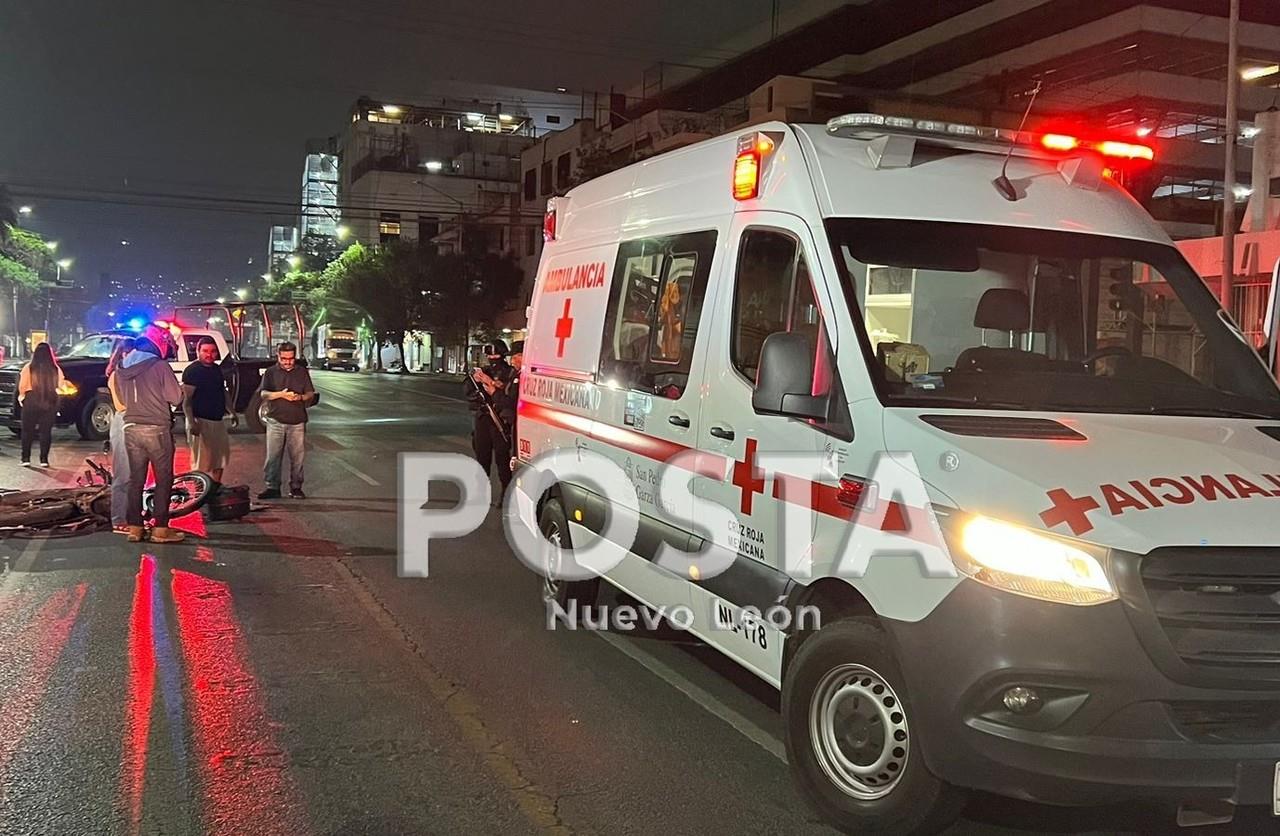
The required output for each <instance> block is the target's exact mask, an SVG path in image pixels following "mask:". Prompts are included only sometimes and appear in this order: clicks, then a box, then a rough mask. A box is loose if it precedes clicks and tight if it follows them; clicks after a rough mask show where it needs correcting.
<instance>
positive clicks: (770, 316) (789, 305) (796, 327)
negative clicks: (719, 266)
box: [730, 229, 853, 438]
mask: <svg viewBox="0 0 1280 836" xmlns="http://www.w3.org/2000/svg"><path fill="white" fill-rule="evenodd" d="M778 332H791V333H797V334H804V335H805V336H806V337H807V338H808V339H809V345H810V346H811V347H812V349H813V352H814V364H813V388H812V391H811V394H813V395H828V394H832V392H833V390H835V392H836V393H835V395H834V396H833V397H832V398H831V413H830V414H829V415H828V417H827V419H826V420H825V421H818V422H813V424H814V426H816V427H817V428H818V429H821V430H823V431H824V432H828V433H831V434H834V435H837V436H840V437H842V438H852V437H853V436H852V429H851V425H850V423H849V416H848V409H847V407H846V406H845V405H844V398H843V396H841V395H840V394H839V391H838V390H839V380H838V378H837V375H836V371H835V357H834V356H833V353H832V350H831V341H830V339H828V336H827V329H826V327H825V326H824V325H823V322H822V311H821V309H820V308H819V307H818V300H817V296H816V295H815V294H814V288H813V277H812V276H811V275H810V273H809V265H808V263H807V262H806V261H805V258H804V253H803V251H802V250H801V248H800V244H799V242H798V241H796V239H795V238H793V237H791V236H790V235H788V234H786V233H783V232H778V231H776V230H765V229H752V230H748V231H747V232H746V233H745V234H744V235H743V236H742V248H741V250H740V256H739V259H738V280H737V285H736V287H735V289H734V296H733V333H732V337H731V343H730V354H731V359H732V362H733V365H734V368H736V369H737V370H738V372H739V373H740V374H741V375H742V376H743V377H744V378H746V380H747V382H748V383H750V384H751V385H753V386H754V385H755V381H756V370H757V368H758V367H759V363H760V350H761V348H762V347H763V346H764V341H765V338H766V337H768V336H769V335H770V334H775V333H778Z"/></svg>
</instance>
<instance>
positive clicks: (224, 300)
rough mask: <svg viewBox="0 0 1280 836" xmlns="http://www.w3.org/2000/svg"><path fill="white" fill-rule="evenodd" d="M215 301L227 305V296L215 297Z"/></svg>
mask: <svg viewBox="0 0 1280 836" xmlns="http://www.w3.org/2000/svg"><path fill="white" fill-rule="evenodd" d="M214 301H215V302H217V303H218V304H219V305H225V304H227V297H225V296H219V297H218V298H217V299H215V300H214Z"/></svg>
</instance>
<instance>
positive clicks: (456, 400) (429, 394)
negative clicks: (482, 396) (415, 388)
mask: <svg viewBox="0 0 1280 836" xmlns="http://www.w3.org/2000/svg"><path fill="white" fill-rule="evenodd" d="M420 394H423V395H426V396H427V397H428V398H436V399H438V400H442V401H452V402H453V403H461V404H465V403H467V400H466V398H453V397H450V396H448V395H437V394H436V393H435V392H422V393H420Z"/></svg>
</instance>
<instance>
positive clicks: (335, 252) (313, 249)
mask: <svg viewBox="0 0 1280 836" xmlns="http://www.w3.org/2000/svg"><path fill="white" fill-rule="evenodd" d="M342 252H343V249H342V244H340V243H339V242H338V239H336V238H334V237H333V236H331V235H320V234H318V233H315V232H309V233H307V234H306V235H304V236H302V241H301V242H300V243H299V244H298V257H299V258H301V259H302V263H301V264H299V265H298V269H299V270H303V271H306V272H312V273H319V272H321V271H322V270H324V268H326V267H328V266H329V265H330V264H332V263H333V262H334V261H336V260H337V259H338V257H339V256H340V255H342Z"/></svg>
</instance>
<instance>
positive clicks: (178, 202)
mask: <svg viewBox="0 0 1280 836" xmlns="http://www.w3.org/2000/svg"><path fill="white" fill-rule="evenodd" d="M14 190H15V193H18V194H20V195H21V196H23V197H33V198H36V199H39V200H49V201H69V202H76V203H97V204H105V205H117V206H139V207H145V208H157V209H175V210H185V211H201V212H224V213H229V214H241V215H256V216H260V217H274V218H279V217H282V216H283V217H290V218H293V217H297V216H299V215H300V214H301V206H300V205H299V204H298V203H296V202H295V203H285V202H276V201H268V200H253V199H243V198H222V197H209V196H205V195H183V194H177V193H172V192H151V193H148V192H131V191H115V192H113V191H106V190H94V191H92V192H90V191H76V190H65V191H54V190H44V189H40V188H38V187H37V188H29V187H26V186H24V185H21V184H14ZM503 194H509V193H503ZM312 208H323V209H336V210H337V211H338V212H340V213H341V216H342V218H343V219H344V220H345V219H351V220H381V219H382V213H384V212H399V211H408V210H413V211H418V212H420V213H421V212H435V213H438V214H441V215H445V216H465V215H469V214H475V213H491V217H494V218H496V219H502V218H510V217H516V218H519V219H523V220H527V221H528V222H529V223H535V222H541V219H542V216H543V213H542V211H541V210H536V211H535V210H527V209H521V208H518V207H494V206H492V205H488V204H485V203H477V202H470V203H468V202H459V203H453V202H450V201H446V200H441V199H440V198H425V197H424V198H423V199H422V200H415V199H411V198H405V199H397V200H394V201H382V202H379V203H375V204H350V203H347V204H339V205H338V206H336V207H312ZM309 214H311V215H312V216H319V213H316V212H312V213H309Z"/></svg>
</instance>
